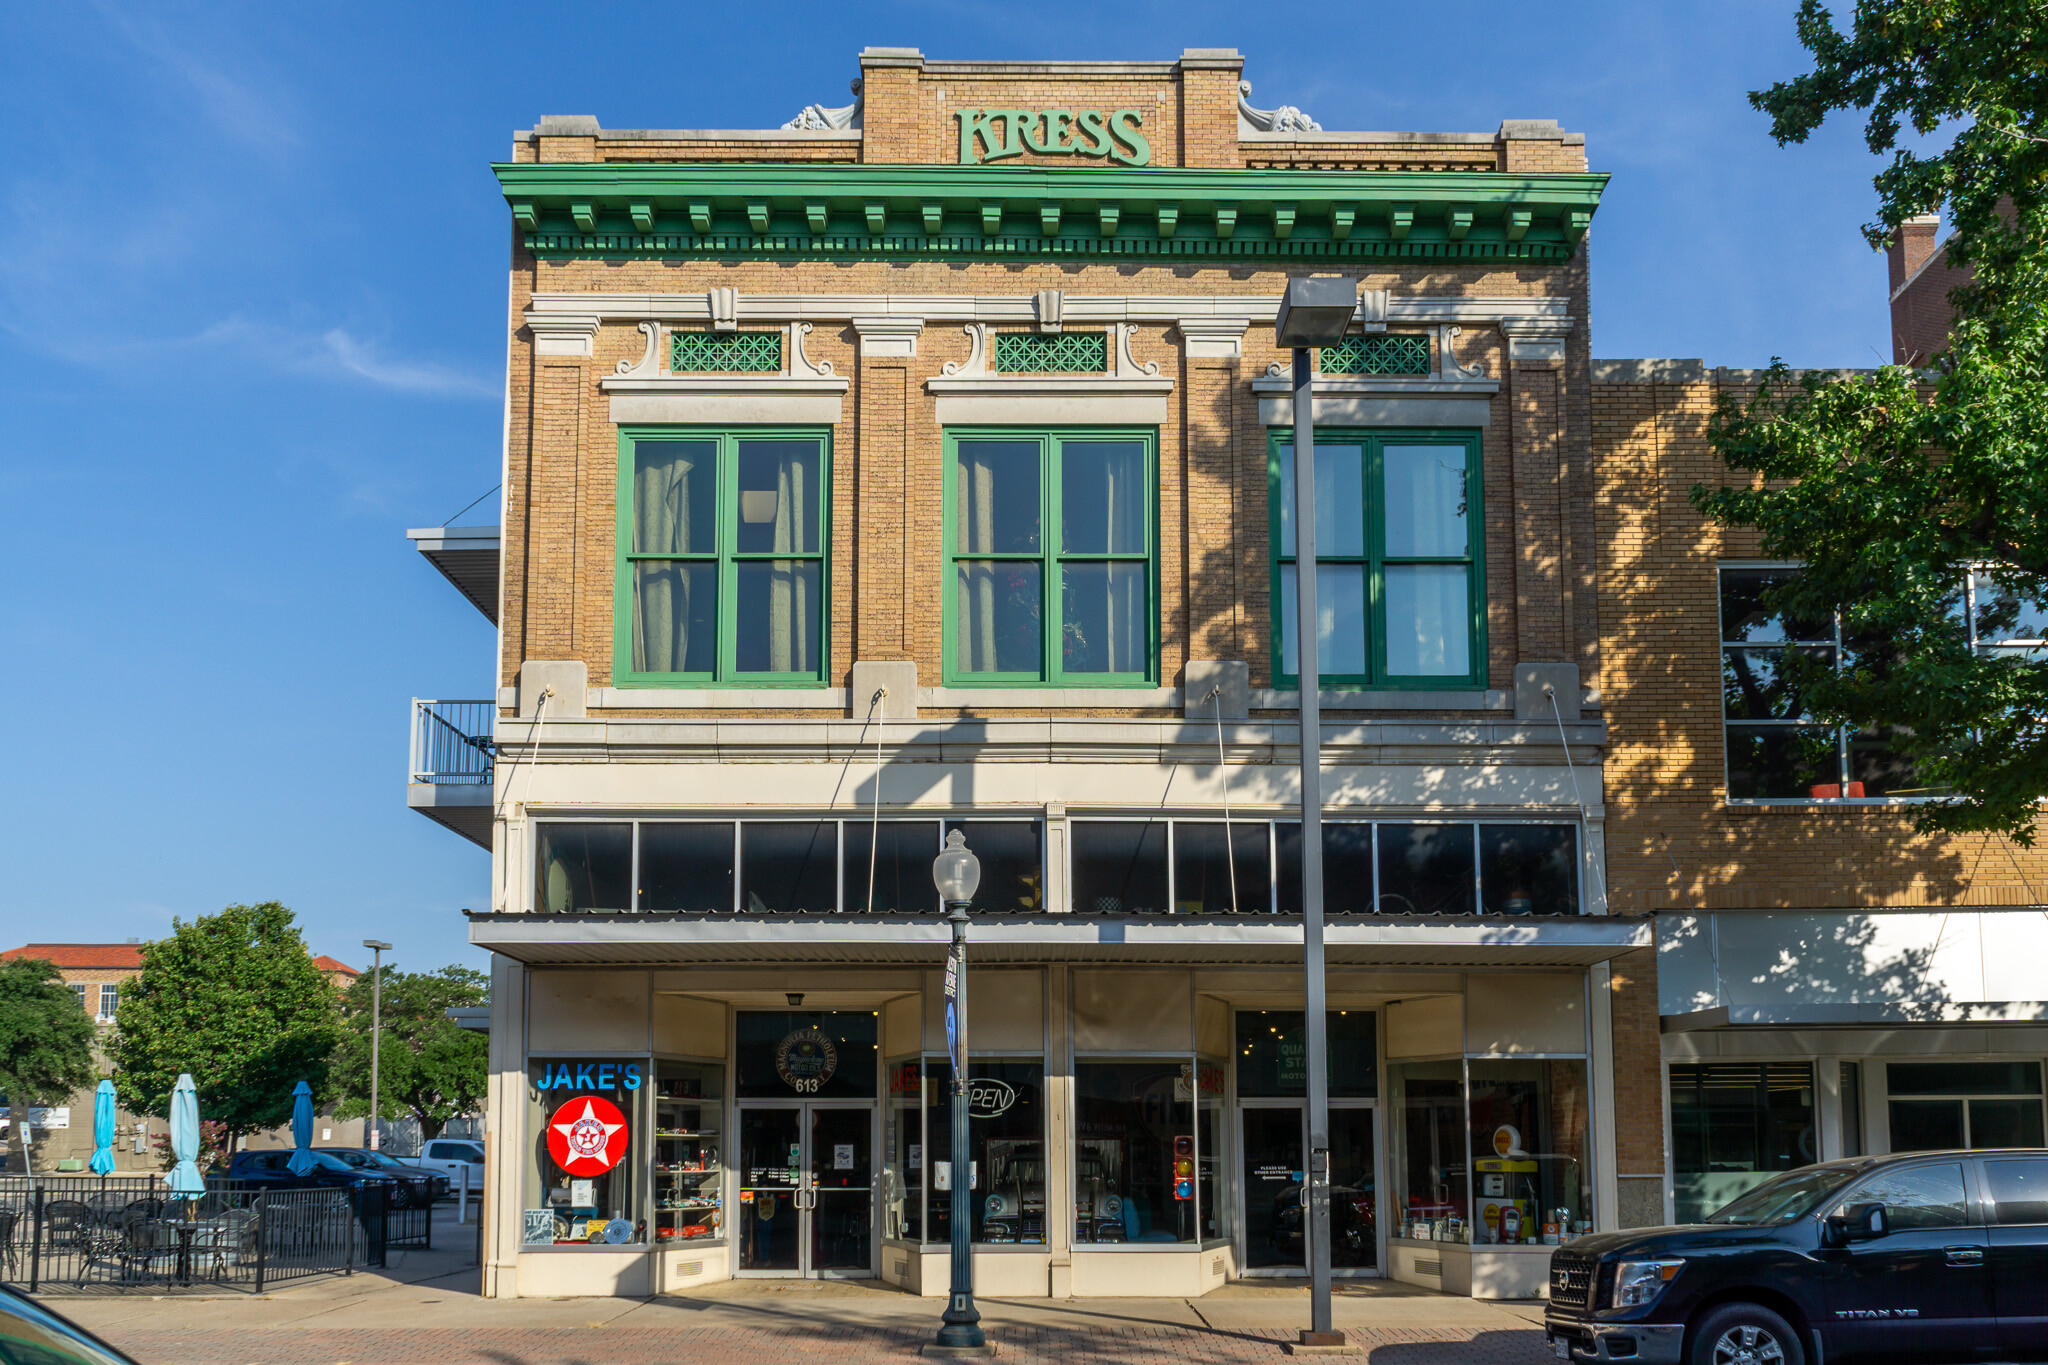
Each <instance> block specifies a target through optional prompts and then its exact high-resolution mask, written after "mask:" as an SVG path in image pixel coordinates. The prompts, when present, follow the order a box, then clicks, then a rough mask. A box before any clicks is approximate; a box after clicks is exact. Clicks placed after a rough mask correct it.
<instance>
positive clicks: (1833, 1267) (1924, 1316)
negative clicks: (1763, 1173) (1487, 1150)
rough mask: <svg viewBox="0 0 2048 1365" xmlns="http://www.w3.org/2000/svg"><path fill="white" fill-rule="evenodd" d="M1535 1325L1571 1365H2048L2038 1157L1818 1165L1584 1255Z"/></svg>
mask: <svg viewBox="0 0 2048 1365" xmlns="http://www.w3.org/2000/svg"><path fill="white" fill-rule="evenodd" d="M1544 1321H1545V1326H1546V1328H1547V1329H1548V1331H1549V1334H1550V1347H1551V1352H1552V1354H1554V1355H1555V1356H1556V1357H1557V1358H1558V1359H1560V1360H1573V1361H1580V1362H1588V1361H1634V1362H1641V1365H1658V1363H1662V1365H1838V1362H1847V1361H1852V1360H1870V1361H1913V1362H1921V1361H1988V1360H2001V1361H2003V1360H2048V1151H2044V1150H2041V1149H2037V1148H2028V1149H2014V1150H2000V1151H1978V1152H1915V1153H1912V1154H1910V1155H1905V1156H1879V1157H1853V1158H1850V1159H1848V1160H1844V1161H1829V1162H1823V1163H1822V1164H1820V1165H1818V1166H1806V1167H1802V1168H1801V1169H1799V1170H1796V1171H1788V1172H1786V1173H1785V1174H1783V1175H1780V1176H1777V1177H1775V1178H1773V1179H1771V1180H1769V1181H1767V1182H1765V1183H1764V1184H1762V1185H1759V1186H1757V1187H1756V1188H1755V1189H1753V1190H1751V1191H1750V1192H1749V1193H1748V1194H1745V1195H1743V1196H1742V1197H1741V1198H1740V1199H1737V1200H1736V1201H1735V1202H1734V1203H1732V1204H1729V1205H1728V1206H1727V1207H1726V1208H1723V1209H1721V1210H1720V1211H1719V1212H1717V1213H1715V1214H1714V1215H1713V1216H1712V1217H1710V1218H1708V1219H1707V1221H1706V1222H1704V1223H1694V1224H1691V1225H1689V1226H1685V1227H1669V1228H1634V1229H1631V1230H1629V1231H1626V1232H1606V1233H1600V1234H1598V1235H1596V1236H1592V1237H1582V1238H1579V1239H1578V1240H1576V1241H1574V1242H1571V1243H1570V1244H1568V1245H1566V1246H1563V1247H1560V1248H1559V1249H1558V1250H1557V1251H1556V1252H1555V1253H1554V1254H1553V1255H1552V1256H1551V1258H1550V1306H1549V1309H1548V1310H1547V1312H1546V1313H1545V1316H1544Z"/></svg>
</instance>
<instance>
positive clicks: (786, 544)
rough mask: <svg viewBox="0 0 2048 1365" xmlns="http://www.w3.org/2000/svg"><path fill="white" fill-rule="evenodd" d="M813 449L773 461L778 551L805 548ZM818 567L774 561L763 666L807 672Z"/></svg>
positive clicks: (811, 514)
mask: <svg viewBox="0 0 2048 1365" xmlns="http://www.w3.org/2000/svg"><path fill="white" fill-rule="evenodd" d="M817 470H818V457H817V452H816V451H801V452H798V451H792V452H790V453H788V454H785V455H783V456H782V457H781V458H780V459H778V460H777V461H776V470H775V545H774V548H775V549H776V550H778V551H783V552H794V551H804V550H809V549H810V548H811V546H812V538H811V532H810V527H811V525H812V524H813V522H814V521H815V519H816V516H817V499H818V490H817V488H816V487H814V486H813V485H814V483H815V481H816V479H817ZM817 593H818V575H817V569H816V567H815V566H814V565H813V564H810V563H801V564H799V563H791V562H789V561H786V560H785V561H780V562H778V563H776V565H775V566H774V568H773V570H772V571H771V576H770V578H769V583H768V671H769V672H771V673H810V672H814V671H815V670H816V669H817V667H818V663H817V644H816V642H815V640H814V639H813V637H814V636H815V635H816V633H817V630H816V626H815V617H816V615H817V610H818V600H817Z"/></svg>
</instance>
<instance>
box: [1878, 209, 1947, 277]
mask: <svg viewBox="0 0 2048 1365" xmlns="http://www.w3.org/2000/svg"><path fill="white" fill-rule="evenodd" d="M1940 226H1941V220H1940V219H1939V218H1937V217H1935V216H1934V215H1933V214H1931V213H1923V214H1921V215H1920V216H1919V217H1917V218H1908V219H1907V220H1906V221H1905V222H1903V223H1901V224H1899V230H1898V231H1897V232H1894V233H1893V234H1892V239H1891V241H1890V242H1889V243H1887V244H1886V246H1885V249H1884V254H1885V260H1886V262H1887V264H1889V265H1890V267H1891V292H1892V293H1894V294H1896V293H1898V292H1899V286H1900V285H1902V284H1904V283H1905V282H1906V281H1907V280H1909V279H1911V278H1912V277H1913V272H1914V271H1916V270H1918V269H1919V268H1920V267H1921V266H1922V265H1925V264H1926V263H1927V258H1928V257H1929V256H1932V255H1933V254H1934V234H1935V230H1936V229H1937V228H1939V227H1940Z"/></svg>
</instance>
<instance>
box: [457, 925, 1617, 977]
mask: <svg viewBox="0 0 2048 1365" xmlns="http://www.w3.org/2000/svg"><path fill="white" fill-rule="evenodd" d="M951 937H952V934H951V930H950V929H948V928H947V925H946V922H945V921H944V920H941V919H938V918H935V917H909V916H902V917H899V916H889V915H758V916H745V915H719V916H691V915H632V916H626V915H519V914H472V915H471V916H470V921H469V939H470V942H471V943H474V944H475V945H477V946H478V947H480V948H488V949H490V950H491V951H492V952H494V953H503V954H504V955H505V956H507V957H510V958H513V959H515V960H517V961H520V962H524V963H527V964H529V965H534V966H554V965H563V966H567V965H575V966H604V965H620V966H626V965H631V966H657V965H684V964H690V963H707V962H717V963H749V964H758V965H787V964H792V963H875V964H881V963H892V964H907V965H936V964H938V963H940V962H942V961H943V960H944V959H945V955H946V947H947V944H948V943H950V942H951ZM1324 940H1325V943H1326V945H1327V950H1328V956H1329V961H1330V965H1332V966H1393V967H1457V968H1497V967H1584V966H1590V965H1592V964H1594V963H1596V962H1605V961H1607V960H1609V959H1610V958H1614V957H1619V956H1620V955H1622V954H1623V953H1628V952H1632V951H1634V950H1636V949H1638V948H1647V947H1649V946H1650V945H1651V944H1652V943H1653V942H1654V935H1653V931H1652V929H1651V926H1650V921H1649V919H1648V918H1647V917H1636V916H1613V915H1582V916H1572V917H1557V918H1548V919H1517V920H1504V919H1499V918H1493V917H1488V918H1474V919H1457V920H1407V919H1389V918H1382V917H1378V916H1375V917H1372V918H1369V919H1367V918H1357V919H1345V920H1337V921H1332V922H1330V923H1329V924H1328V925H1327V926H1326V928H1325V930H1324ZM969 950H970V952H971V953H972V954H973V956H974V958H975V960H977V961H981V962H1118V963H1158V964H1200V965H1211V966H1239V965H1244V966H1250V965H1262V966H1273V965H1284V964H1289V963H1298V962H1299V961H1300V960H1301V953H1302V934H1301V922H1300V921H1299V920H1297V919H1293V918H1285V917H1280V916H1270V917H1268V916H1258V917H1251V916H1246V917H1245V918H1243V919H1236V920H1225V919H1218V918H1215V917H1210V916H1194V915H1185V916H1183V915H1159V916H1147V917H1143V918H1101V917H1095V916H1085V917H1084V916H1080V915H1042V916H1024V915H1014V916H1013V915H988V916H983V917H978V918H977V919H976V920H975V922H974V925H973V928H972V929H971V930H970V931H969Z"/></svg>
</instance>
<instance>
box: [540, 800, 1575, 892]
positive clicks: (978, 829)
mask: <svg viewBox="0 0 2048 1365" xmlns="http://www.w3.org/2000/svg"><path fill="white" fill-rule="evenodd" d="M536 828H537V833H536V858H535V885H534V905H535V907H536V909H538V910H540V911H543V912H546V913H551V914H610V913H629V912H635V911H637V912H642V913H654V914H720V913H737V912H747V913H754V914H773V913H796V914H802V913H832V912H837V911H851V912H866V911H873V912H876V913H896V914H937V913H938V912H939V909H940V906H939V902H938V893H937V891H936V890H935V889H934V888H933V885H932V878H931V864H932V859H933V858H934V857H936V856H937V854H938V852H939V850H940V848H941V847H942V846H943V841H944V838H945V835H946V834H947V833H948V832H950V831H952V830H955V829H957V830H960V831H961V832H962V833H963V834H965V835H966V838H967V843H968V846H969V847H970V848H972V849H973V850H974V852H975V856H976V857H978V858H979V859H980V860H981V868H982V877H981V888H980V890H979V891H978V892H977V893H976V895H975V900H974V903H975V908H976V909H977V910H982V911H1009V912H1025V913H1029V912H1033V911H1038V910H1042V909H1044V908H1046V901H1045V845H1044V834H1043V827H1042V825H1041V824H1040V823H1038V822H1036V821H1031V820H974V819H930V820H915V819H911V820H905V819H889V820H883V821H880V822H879V823H874V822H871V821H868V820H860V819H844V820H839V819H833V820H738V821H735V820H682V821H678V820H575V821H542V822H540V823H539V824H538V825H537V827H536ZM1227 840H1228V842H1227V843H1226V827H1225V825H1224V822H1223V821H1221V820H1200V819H1178V818H1152V819H1129V818H1102V819H1075V820H1071V821H1069V822H1068V824H1067V842H1068V874H1069V882H1068V885H1069V886H1070V888H1071V905H1072V908H1073V909H1075V910H1077V911H1080V912H1082V913H1088V914H1140V915H1149V914H1165V913H1175V914H1229V913H1233V912H1235V913H1239V914H1299V913H1300V910H1301V826H1300V823H1299V822H1297V821H1282V820H1233V821H1231V822H1230V824H1229V826H1228V829H1227ZM1578 847H1579V846H1578V830H1577V828H1576V826H1573V825H1564V824H1539V823H1530V822H1514V823H1508V822H1501V823H1492V822H1485V823H1481V822H1472V821H1429V820H1384V821H1362V820H1330V821H1325V822H1324V824H1323V861H1324V894H1323V903H1324V908H1325V909H1326V910H1327V911H1328V912H1329V913H1331V914H1372V913H1375V912H1378V913H1385V914H1401V915H1469V914H1475V913H1483V914H1502V915H1524V914H1544V915H1557V914H1575V913H1577V912H1578V910H1579V908H1580V906H1579V877H1578ZM1276 871H1277V875H1276ZM1233 872H1234V874H1235V882H1234V884H1233V880H1232V874H1233ZM1233 885H1234V890H1235V894H1234V895H1233Z"/></svg>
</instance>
